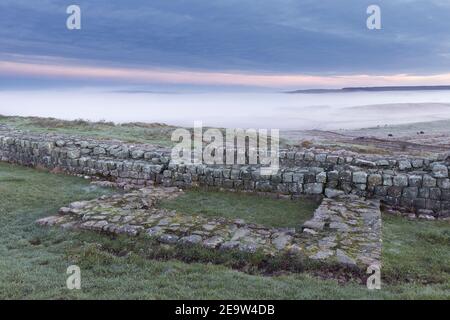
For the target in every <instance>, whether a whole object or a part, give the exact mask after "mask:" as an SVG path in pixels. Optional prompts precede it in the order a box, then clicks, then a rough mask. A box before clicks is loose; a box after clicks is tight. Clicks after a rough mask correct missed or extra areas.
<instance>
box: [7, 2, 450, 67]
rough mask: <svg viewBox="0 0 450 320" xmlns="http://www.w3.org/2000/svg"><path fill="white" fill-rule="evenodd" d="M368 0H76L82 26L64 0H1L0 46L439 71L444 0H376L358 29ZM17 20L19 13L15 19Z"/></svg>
mask: <svg viewBox="0 0 450 320" xmlns="http://www.w3.org/2000/svg"><path fill="white" fill-rule="evenodd" d="M372 2H373V1H372V0H322V1H316V0H267V1H260V0H215V1H204V0H190V1H183V0H171V1H167V0H152V1H146V0H134V1H114V0H96V1H89V0H77V3H78V4H79V5H80V6H81V8H82V19H83V24H82V25H83V29H82V30H81V31H73V32H70V31H68V30H67V29H66V28H65V19H66V17H67V15H66V13H65V6H66V5H68V4H71V3H69V1H57V0H41V1H28V0H14V1H13V0H3V1H2V2H1V3H0V12H2V19H0V43H2V46H1V49H0V50H1V51H2V52H3V53H14V54H23V55H45V56H54V57H65V58H72V59H78V60H86V61H90V60H97V61H103V62H104V63H106V64H109V65H111V66H115V65H131V64H134V65H136V66H139V67H143V68H156V67H160V68H166V69H167V68H176V69H183V68H187V69H199V70H210V71H215V72H221V71H225V72H234V71H235V70H240V71H243V72H250V73H252V72H253V73H255V72H257V73H262V72H272V73H273V72H275V73H277V72H279V73H293V74H298V73H310V74H311V73H315V74H349V73H355V74H358V73H359V74H360V73H426V74H430V73H444V72H445V71H448V70H449V69H450V60H449V59H448V58H446V53H447V52H448V46H447V43H448V30H450V19H448V15H449V10H450V8H449V7H448V5H447V2H446V1H444V0H442V1H440V0H433V1H426V2H425V1H419V0H408V1H407V0H378V1H377V3H378V4H379V5H380V6H381V9H382V21H383V29H382V30H381V31H369V30H367V28H366V27H365V19H366V17H367V15H366V8H367V6H368V5H369V4H372ZM18 19H20V21H19V20H18Z"/></svg>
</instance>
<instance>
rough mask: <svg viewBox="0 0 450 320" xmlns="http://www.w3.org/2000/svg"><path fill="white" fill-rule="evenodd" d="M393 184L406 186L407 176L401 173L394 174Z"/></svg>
mask: <svg viewBox="0 0 450 320" xmlns="http://www.w3.org/2000/svg"><path fill="white" fill-rule="evenodd" d="M393 184H394V186H396V187H407V186H408V176H406V175H403V174H402V175H397V176H394V178H393Z"/></svg>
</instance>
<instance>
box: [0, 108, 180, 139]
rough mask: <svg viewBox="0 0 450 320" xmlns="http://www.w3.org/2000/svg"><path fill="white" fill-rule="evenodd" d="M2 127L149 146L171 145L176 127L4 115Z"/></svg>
mask: <svg viewBox="0 0 450 320" xmlns="http://www.w3.org/2000/svg"><path fill="white" fill-rule="evenodd" d="M0 124H7V125H10V126H12V127H15V128H17V129H21V130H29V131H32V132H38V133H45V132H54V133H62V134H75V135H80V136H86V137H91V138H97V139H117V140H121V141H124V142H129V143H148V144H157V145H161V146H171V145H173V142H172V141H170V136H171V133H172V131H173V130H174V129H175V127H172V126H168V125H165V124H160V123H151V124H149V123H139V122H136V123H124V124H114V123H112V122H90V121H85V120H74V121H65V120H59V119H54V118H38V117H7V116H1V115H0Z"/></svg>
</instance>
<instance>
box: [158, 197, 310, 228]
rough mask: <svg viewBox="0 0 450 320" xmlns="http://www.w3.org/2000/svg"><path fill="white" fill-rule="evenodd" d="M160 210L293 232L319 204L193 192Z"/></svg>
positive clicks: (169, 202) (166, 202) (164, 205)
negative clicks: (286, 229) (238, 219)
mask: <svg viewBox="0 0 450 320" xmlns="http://www.w3.org/2000/svg"><path fill="white" fill-rule="evenodd" d="M160 206H161V207H163V208H166V209H169V210H177V211H180V212H185V213H190V214H202V215H205V216H208V217H224V218H228V219H237V218H241V219H244V220H245V221H246V222H249V223H258V224H262V225H266V226H270V227H291V228H292V227H296V226H298V225H301V224H303V222H305V221H306V220H308V219H310V218H311V217H312V214H313V212H314V210H315V209H316V208H317V207H318V204H317V203H316V202H314V201H312V200H307V199H302V200H296V201H292V200H288V199H272V198H264V197H259V196H258V195H255V194H245V193H236V192H218V191H204V190H192V191H187V192H186V193H185V194H183V195H181V196H179V197H177V198H175V199H174V200H169V201H164V202H162V203H161V205H160Z"/></svg>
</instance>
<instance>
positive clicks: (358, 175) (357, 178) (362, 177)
mask: <svg viewBox="0 0 450 320" xmlns="http://www.w3.org/2000/svg"><path fill="white" fill-rule="evenodd" d="M352 181H353V182H354V183H364V184H365V183H367V173H365V172H364V171H357V172H353V178H352Z"/></svg>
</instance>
